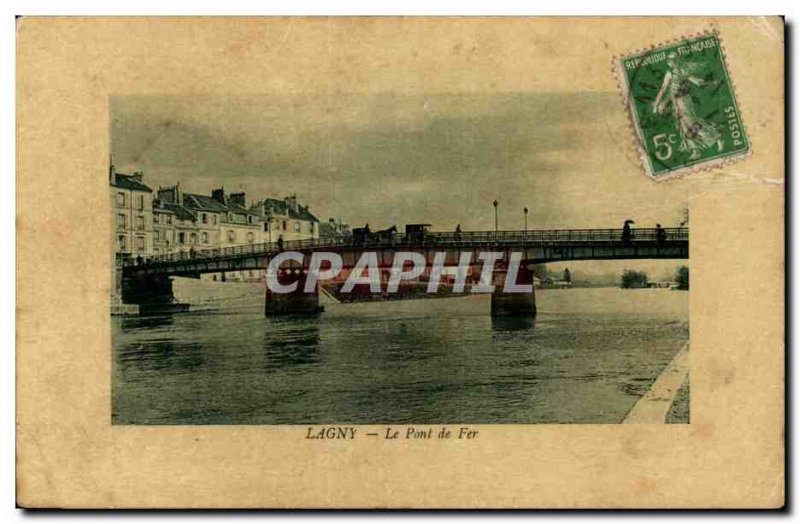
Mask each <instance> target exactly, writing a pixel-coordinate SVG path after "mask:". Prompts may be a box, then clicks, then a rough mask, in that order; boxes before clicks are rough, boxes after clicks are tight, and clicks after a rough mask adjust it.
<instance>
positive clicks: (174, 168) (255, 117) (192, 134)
mask: <svg viewBox="0 0 800 524" xmlns="http://www.w3.org/2000/svg"><path fill="white" fill-rule="evenodd" d="M624 118H625V117H624V111H622V109H621V103H620V99H619V95H618V94H617V93H615V92H565V93H559V92H555V93H554V92H543V93H542V92H538V93H500V94H469V95H448V94H431V95H416V94H415V95H407V94H394V93H376V94H356V93H349V94H348V93H340V92H333V93H328V94H303V93H297V94H282V95H263V96H225V97H222V96H214V97H204V96H200V97H188V96H180V97H167V96H117V97H112V99H111V144H112V158H113V162H114V164H115V166H116V168H117V171H118V172H123V173H130V172H133V171H142V172H143V173H144V180H145V182H146V183H147V184H148V185H150V186H151V187H153V188H154V189H155V188H157V187H158V186H166V185H172V184H174V183H176V182H180V184H181V187H182V188H184V190H186V191H192V192H198V193H205V194H209V193H210V192H211V190H212V189H214V188H217V187H220V186H222V187H224V188H225V189H226V190H227V191H245V192H246V194H247V198H248V200H251V199H253V200H254V199H258V198H262V197H265V196H270V197H273V198H281V197H283V196H286V195H289V194H292V193H296V194H297V196H298V200H299V201H300V202H301V203H303V204H307V205H310V210H311V212H312V213H314V214H315V215H316V216H317V218H319V219H320V220H322V221H324V220H327V219H328V217H336V218H340V219H342V220H344V221H345V222H347V223H349V224H351V225H354V226H355V225H364V224H365V223H369V224H370V227H371V228H372V229H373V230H374V229H379V228H385V227H389V226H391V225H393V224H396V225H397V226H398V228H400V229H401V230H402V227H403V225H404V224H406V223H418V222H425V223H431V224H433V227H432V229H434V230H440V231H450V230H453V229H454V228H455V226H456V224H461V227H462V229H463V230H464V231H470V230H491V229H494V208H493V206H492V201H494V200H495V199H497V200H498V202H499V206H498V222H499V224H498V225H499V228H500V229H522V228H523V223H524V215H523V208H524V207H527V208H528V209H529V214H528V227H529V229H535V228H593V227H620V226H621V224H622V222H623V221H624V220H626V219H629V218H630V219H633V220H635V221H636V224H637V225H640V226H641V227H654V226H655V224H656V223H661V224H662V225H664V226H671V225H677V223H678V221H679V220H680V213H681V207H682V206H683V205H684V203H685V202H686V196H687V191H688V187H687V185H686V184H685V183H684V182H683V181H680V180H678V181H670V182H660V183H659V182H655V181H652V180H650V179H648V178H647V177H646V176H645V175H644V174H643V170H642V168H641V166H640V165H639V160H638V158H637V157H636V154H635V152H634V147H633V135H632V132H631V130H630V127H628V126H627V122H626V121H625V120H624ZM653 264H655V265H654V266H653V267H661V266H663V265H664V264H667V263H666V262H656V263H653ZM628 265H629V266H630V264H628ZM639 265H641V264H639ZM651 265H652V264H651ZM668 265H669V266H674V265H675V263H673V262H669V263H668ZM612 266H613V267H616V265H614V264H611V265H608V267H612ZM592 267H596V268H597V271H601V272H602V271H606V270H607V267H605V265H603V264H601V265H599V266H597V265H592Z"/></svg>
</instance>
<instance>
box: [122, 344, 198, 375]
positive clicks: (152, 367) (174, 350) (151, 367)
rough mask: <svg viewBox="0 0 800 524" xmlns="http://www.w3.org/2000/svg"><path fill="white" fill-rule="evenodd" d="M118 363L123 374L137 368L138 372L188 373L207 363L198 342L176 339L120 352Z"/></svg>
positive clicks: (127, 348)
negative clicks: (166, 371)
mask: <svg viewBox="0 0 800 524" xmlns="http://www.w3.org/2000/svg"><path fill="white" fill-rule="evenodd" d="M117 362H118V364H119V365H120V367H121V371H122V372H129V368H131V367H135V368H136V369H137V370H138V371H140V372H143V371H162V370H172V371H188V370H191V369H194V368H199V367H201V366H202V365H203V363H204V362H205V357H204V355H203V346H202V344H199V343H197V342H179V341H176V340H174V339H164V340H151V341H149V342H148V343H147V344H136V345H131V346H127V347H124V348H122V349H121V350H120V352H119V355H118V357H117Z"/></svg>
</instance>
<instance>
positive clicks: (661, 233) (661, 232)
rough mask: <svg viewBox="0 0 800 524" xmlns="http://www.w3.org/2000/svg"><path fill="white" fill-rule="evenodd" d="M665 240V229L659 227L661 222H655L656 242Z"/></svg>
mask: <svg viewBox="0 0 800 524" xmlns="http://www.w3.org/2000/svg"><path fill="white" fill-rule="evenodd" d="M666 240H667V231H666V230H665V229H664V228H662V227H661V224H656V242H658V243H659V244H661V243H663V242H664V241H666Z"/></svg>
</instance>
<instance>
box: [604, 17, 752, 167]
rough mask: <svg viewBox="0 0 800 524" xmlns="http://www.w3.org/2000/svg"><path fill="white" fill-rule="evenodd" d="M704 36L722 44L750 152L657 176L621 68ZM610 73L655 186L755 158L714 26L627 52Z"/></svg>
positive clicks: (733, 91) (613, 62) (618, 56)
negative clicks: (632, 59)
mask: <svg viewBox="0 0 800 524" xmlns="http://www.w3.org/2000/svg"><path fill="white" fill-rule="evenodd" d="M703 36H714V37H716V39H717V42H718V43H719V48H720V53H721V57H722V64H723V66H724V67H725V72H726V74H727V76H728V84H729V85H730V88H731V96H732V97H733V102H734V104H736V109H737V111H738V113H739V123H740V124H741V125H742V130H743V131H744V134H745V136H746V137H747V150H746V151H741V152H736V153H733V154H730V155H728V156H725V157H722V158H713V159H709V160H705V161H702V162H698V163H697V164H693V165H690V166H685V167H681V168H678V169H676V170H674V171H670V172H668V173H665V174H663V175H654V174H653V172H652V169H651V168H650V162H649V161H648V156H647V150H646V149H645V147H644V145H643V142H644V138H643V137H642V135H641V133H640V129H639V124H638V123H637V120H636V113H635V110H634V109H633V107H632V102H631V97H630V96H629V93H630V88H629V86H628V80H627V77H626V76H625V72H624V70H623V68H622V60H623V59H624V58H625V57H628V56H631V55H637V54H642V53H649V52H653V51H655V50H657V49H660V48H662V47H666V46H672V45H677V44H678V43H680V42H682V41H684V40H692V39H696V38H701V37H703ZM611 72H612V74H613V75H614V78H615V79H616V81H617V86H618V88H619V93H620V97H621V102H622V105H623V106H624V108H625V112H626V113H627V115H628V126H629V127H630V128H631V136H632V142H633V143H632V144H631V145H632V146H633V149H634V150H635V151H636V152H637V156H638V157H639V163H640V164H641V166H642V169H643V170H644V172H645V174H646V175H647V177H648V178H650V179H651V180H655V181H656V182H664V181H668V180H674V179H676V178H683V177H684V176H685V175H689V174H692V173H698V172H703V171H706V172H708V171H712V170H713V169H717V168H723V167H727V166H728V165H730V164H734V163H736V162H741V161H743V160H746V159H748V158H750V156H752V154H753V142H752V140H751V138H750V134H749V133H748V132H747V125H746V124H745V122H744V111H743V110H742V106H741V104H739V99H738V98H737V97H736V86H735V85H734V81H733V76H732V75H731V71H730V67H729V66H728V58H727V52H726V50H725V42H724V40H723V38H722V35H720V32H719V30H717V29H716V28H715V27H714V26H710V27H709V28H708V29H704V30H701V31H698V32H696V33H690V34H684V35H681V36H678V37H675V38H671V39H669V40H664V41H662V42H659V43H658V44H652V45H649V46H647V47H643V48H638V49H633V50H630V51H628V52H627V53H619V54H615V55H614V56H613V57H612V59H611Z"/></svg>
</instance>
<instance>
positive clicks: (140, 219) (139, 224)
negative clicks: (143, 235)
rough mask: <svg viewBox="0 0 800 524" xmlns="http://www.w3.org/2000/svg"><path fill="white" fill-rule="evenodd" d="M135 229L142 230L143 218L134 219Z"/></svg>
mask: <svg viewBox="0 0 800 524" xmlns="http://www.w3.org/2000/svg"><path fill="white" fill-rule="evenodd" d="M136 229H144V217H136Z"/></svg>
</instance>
